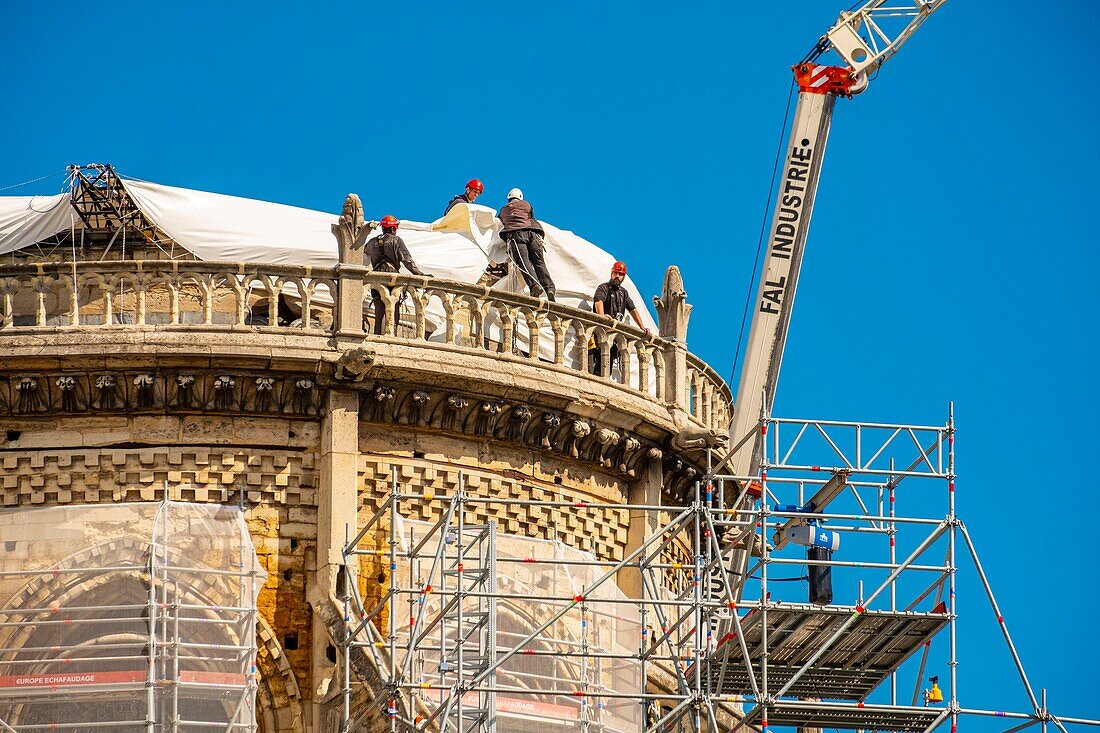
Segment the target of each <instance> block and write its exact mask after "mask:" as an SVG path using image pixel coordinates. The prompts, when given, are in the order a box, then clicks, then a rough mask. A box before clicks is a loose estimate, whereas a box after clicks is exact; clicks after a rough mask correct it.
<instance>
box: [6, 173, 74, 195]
mask: <svg viewBox="0 0 1100 733" xmlns="http://www.w3.org/2000/svg"><path fill="white" fill-rule="evenodd" d="M62 173H65V171H64V170H60V171H57V172H56V173H47V174H46V175H44V176H42V177H41V178H35V179H32V180H30V181H23V182H22V183H13V184H12V185H10V186H4V187H3V188H0V191H9V190H11V189H13V188H19V187H20V186H27V185H30V184H32V183H38V182H39V181H44V180H46V179H47V178H53V177H54V176H59V175H61V174H62Z"/></svg>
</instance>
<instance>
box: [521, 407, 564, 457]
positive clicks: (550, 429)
mask: <svg viewBox="0 0 1100 733" xmlns="http://www.w3.org/2000/svg"><path fill="white" fill-rule="evenodd" d="M559 425H561V416H560V415H558V414H557V413H553V412H544V413H542V417H540V418H539V419H538V420H537V421H535V422H533V423H531V427H530V428H528V438H527V442H528V443H530V444H531V445H537V446H539V447H540V448H546V449H547V450H549V449H551V448H553V447H554V432H555V431H557V429H558V426H559Z"/></svg>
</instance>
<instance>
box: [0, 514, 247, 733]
mask: <svg viewBox="0 0 1100 733" xmlns="http://www.w3.org/2000/svg"><path fill="white" fill-rule="evenodd" d="M265 578H266V573H265V572H264V570H263V569H262V568H261V567H260V566H259V564H258V560H257V558H256V553H255V550H254V548H253V545H252V542H251V539H250V536H249V534H248V529H247V527H246V526H245V524H244V519H243V513H242V512H241V510H240V509H238V508H237V507H227V506H221V505H214V504H192V503H183V502H171V501H163V502H158V503H130V504H112V505H95V506H65V507H48V508H35V509H15V510H4V511H0V731H6V732H7V733H24V731H37V730H47V729H48V730H81V731H83V730H93V729H101V730H110V731H123V732H130V731H133V732H134V733H139V732H148V731H153V730H156V731H173V732H174V731H189V730H190V731H198V730H224V731H254V730H255V729H256V723H255V720H256V716H255V695H256V667H255V664H256V662H255V660H256V623H257V618H256V596H257V593H258V592H259V589H260V587H261V586H262V585H263V583H264V580H265Z"/></svg>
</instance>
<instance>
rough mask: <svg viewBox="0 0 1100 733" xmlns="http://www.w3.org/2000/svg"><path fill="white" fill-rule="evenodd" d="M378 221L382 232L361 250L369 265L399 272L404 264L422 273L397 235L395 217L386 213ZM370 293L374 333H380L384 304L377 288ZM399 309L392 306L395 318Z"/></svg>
mask: <svg viewBox="0 0 1100 733" xmlns="http://www.w3.org/2000/svg"><path fill="white" fill-rule="evenodd" d="M379 223H380V225H381V227H382V233H381V234H379V235H378V236H377V237H372V238H371V239H370V241H368V242H367V246H366V248H365V249H364V250H363V255H364V256H365V258H366V259H367V261H368V262H370V265H371V267H372V268H373V269H374V270H376V271H378V272H400V271H401V266H402V265H404V266H405V268H406V269H408V271H409V272H411V273H412V274H414V275H424V274H425V273H423V272H421V271H420V268H419V267H417V266H416V262H414V261H413V258H412V255H410V254H409V248H408V247H406V246H405V242H404V241H403V240H402V239H401V237H399V236H397V227H399V226H400V225H401V222H399V221H398V220H397V217H396V216H389V215H387V216H384V217H382V221H381V222H379ZM429 277H430V276H429ZM370 293H371V305H372V306H373V307H374V333H375V334H381V333H382V332H383V328H382V319H383V318H384V317H385V315H386V306H385V305H384V304H383V303H382V296H381V294H380V293H379V292H378V291H377V290H375V289H374V288H371V291H370ZM399 309H400V304H399V305H398V306H397V307H395V308H394V319H395V320H396V319H397V318H398V315H399V314H398V311H399Z"/></svg>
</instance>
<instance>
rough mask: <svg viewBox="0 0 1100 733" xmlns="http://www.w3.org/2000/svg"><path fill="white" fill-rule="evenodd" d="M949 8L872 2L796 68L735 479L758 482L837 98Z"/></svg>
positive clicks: (743, 388) (859, 86)
mask: <svg viewBox="0 0 1100 733" xmlns="http://www.w3.org/2000/svg"><path fill="white" fill-rule="evenodd" d="M946 1H947V0H893V2H891V3H890V4H887V2H888V0H871V1H870V2H867V3H865V4H864V5H863V6H862V7H860V8H859V9H858V10H855V11H852V12H844V13H841V15H840V19H839V20H838V21H837V22H836V24H835V25H834V26H833V27H832V28H830V29H829V31H828V32H827V33H826V34H825V35H823V36H822V37H821V39H820V40H819V41H818V42H817V44H816V45H815V46H814V48H813V50H811V51H810V54H809V55H808V56H807V57H806V59H805V60H804V61H803V62H802V63H800V64H797V65H795V66H793V67H792V70H793V71H794V76H795V82H796V83H797V84H798V89H799V91H798V103H797V105H796V107H795V113H794V121H793V122H792V124H791V136H790V140H789V142H788V144H787V153H786V156H785V158H784V162H783V168H782V171H781V172H780V174H779V176H778V180H779V187H778V191H777V192H776V199H775V202H774V206H773V213H772V221H771V228H770V229H769V230H768V232H769V235H768V236H769V241H768V250H767V258H766V259H765V261H764V270H763V273H762V274H761V276H760V284H759V286H758V290H757V298H756V302H755V306H754V309H753V316H752V325H751V326H750V328H749V339H748V342H747V345H746V347H745V359H744V362H743V363H742V366H741V375H740V379H739V382H738V386H737V395H736V398H735V402H734V412H733V422H732V424H731V425H730V432H729V438H730V445H731V446H735V448H734V451H733V453H732V455H731V456H727V458H726V460H724V461H722V462H721V464H720V466H724V465H726V464H727V463H729V466H730V469H731V473H732V474H733V475H734V476H742V477H746V476H750V475H755V474H756V472H757V470H758V469H759V465H760V448H761V440H760V436H759V435H757V436H754V437H749V438H748V439H747V440H743V439H745V438H746V436H748V434H749V433H750V432H751V431H754V430H756V429H757V426H758V424H759V421H760V418H761V413H762V409H763V408H764V406H765V405H770V404H771V402H772V399H773V398H774V397H775V390H776V385H777V384H778V382H779V369H780V366H781V365H782V362H783V350H784V347H785V346H786V342H787V331H788V329H789V328H790V322H791V312H792V310H793V307H794V296H795V289H796V287H797V285H798V275H799V272H800V270H801V267H802V254H803V251H804V250H805V245H806V235H807V233H808V231H809V227H810V215H811V214H812V213H813V205H814V198H815V196H816V194H817V185H818V181H819V180H820V176H821V163H822V160H823V158H824V156H825V144H826V143H827V142H828V139H829V127H830V124H831V122H832V116H833V105H834V103H835V102H836V98H837V97H838V96H844V97H851V96H853V95H854V94H858V93H860V92H862V91H864V90H865V89H866V88H867V83H868V78H869V77H868V75H869V74H871V73H873V72H874V71H876V70H877V69H878V68H879V67H880V66H882V64H883V63H884V62H885V61H886V60H887V59H889V58H890V57H891V56H893V55H894V54H895V53H897V52H898V50H899V49H900V48H901V46H902V45H903V44H904V43H905V42H906V41H907V40H908V39H909V38H910V37H911V36H912V35H913V33H914V31H916V29H917V28H919V27H920V25H921V24H922V23H923V22H924V21H925V20H927V19H928V16H930V15H931V14H932V13H934V12H935V11H936V10H937V9H939V7H940V6H942V5H943V3H944V2H946ZM829 50H833V51H835V52H836V53H837V54H838V55H839V56H840V57H841V58H842V59H843V60H844V62H845V66H823V65H818V64H815V63H813V62H814V61H815V60H816V59H818V58H819V57H820V56H821V54H823V53H825V52H826V51H829ZM737 446H740V447H739V448H738V447H737Z"/></svg>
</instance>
